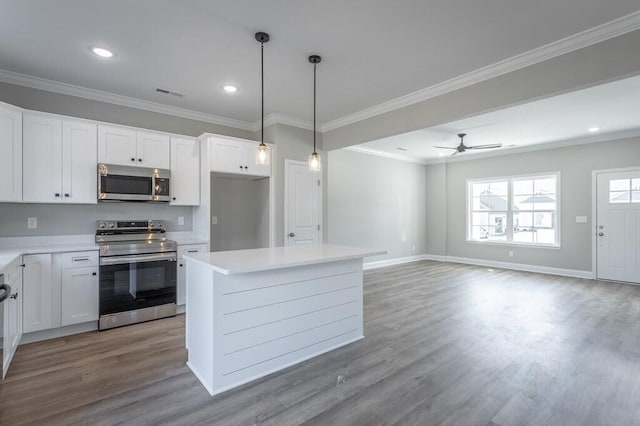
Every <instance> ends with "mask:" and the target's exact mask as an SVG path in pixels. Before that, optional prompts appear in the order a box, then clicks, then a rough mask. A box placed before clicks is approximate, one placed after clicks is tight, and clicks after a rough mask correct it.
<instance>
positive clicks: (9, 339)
mask: <svg viewBox="0 0 640 426" xmlns="http://www.w3.org/2000/svg"><path fill="white" fill-rule="evenodd" d="M0 273H2V274H4V281H5V283H7V284H9V286H10V287H11V297H10V298H9V299H7V300H5V301H4V303H5V308H4V322H3V330H2V342H0V343H1V344H2V348H3V350H2V378H3V379H4V377H5V376H6V375H7V371H8V369H9V364H11V360H12V359H13V355H14V354H15V352H16V349H17V348H18V345H19V344H20V339H21V338H22V299H23V298H24V296H23V293H22V268H21V267H20V261H19V258H18V259H16V260H14V261H13V262H11V263H10V264H9V265H7V266H6V267H5V268H4V270H2V271H0Z"/></svg>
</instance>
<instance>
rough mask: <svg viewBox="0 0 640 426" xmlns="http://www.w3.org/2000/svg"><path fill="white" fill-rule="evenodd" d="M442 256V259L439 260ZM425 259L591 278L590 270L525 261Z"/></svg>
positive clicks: (459, 258) (457, 258)
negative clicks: (541, 264) (531, 263)
mask: <svg viewBox="0 0 640 426" xmlns="http://www.w3.org/2000/svg"><path fill="white" fill-rule="evenodd" d="M442 258H444V260H441V259H442ZM427 259H430V260H438V261H441V262H450V263H464V264H466V265H476V266H487V267H490V268H501V269H511V270H514V271H524V272H534V273H536V274H549V275H560V276H563V277H573V278H584V279H591V278H592V275H593V274H592V272H591V271H581V270H578V269H565V268H554V267H551V266H539V265H529V264H526V263H511V262H499V261H495V260H485V259H475V258H468V257H456V256H432V255H427Z"/></svg>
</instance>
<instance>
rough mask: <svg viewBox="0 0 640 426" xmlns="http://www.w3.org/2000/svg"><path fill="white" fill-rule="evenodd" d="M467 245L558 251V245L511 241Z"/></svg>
mask: <svg viewBox="0 0 640 426" xmlns="http://www.w3.org/2000/svg"><path fill="white" fill-rule="evenodd" d="M466 242H467V243H471V244H478V245H489V246H511V247H526V248H536V249H539V248H542V249H551V250H559V249H560V248H561V246H560V244H532V243H517V242H513V241H479V240H466Z"/></svg>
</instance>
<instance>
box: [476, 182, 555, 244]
mask: <svg viewBox="0 0 640 426" xmlns="http://www.w3.org/2000/svg"><path fill="white" fill-rule="evenodd" d="M544 178H555V179H556V209H555V225H556V226H555V230H556V241H555V242H554V243H551V244H550V243H535V242H531V243H529V242H520V241H513V221H514V212H515V211H514V210H513V205H514V204H513V202H514V191H513V183H514V181H517V180H527V179H544ZM500 181H506V182H507V203H508V210H507V212H506V216H507V232H506V236H507V240H506V241H500V240H480V239H473V238H472V232H473V229H472V228H473V227H472V224H471V222H472V216H473V213H474V212H475V211H474V210H473V190H472V185H473V184H483V183H492V182H500ZM561 187H562V185H561V177H560V172H559V171H555V172H543V173H531V174H530V173H527V174H521V175H509V176H494V177H487V178H478V179H471V178H470V179H466V192H467V193H466V206H465V210H466V211H465V215H466V229H465V233H466V242H467V243H472V244H483V245H497V246H518V247H534V248H550V249H559V248H561V236H562V233H561V224H562V215H561V194H560V192H561ZM548 211H551V210H541V212H548ZM527 212H529V211H528V210H527ZM509 238H510V239H509Z"/></svg>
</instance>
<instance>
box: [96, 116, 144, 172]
mask: <svg viewBox="0 0 640 426" xmlns="http://www.w3.org/2000/svg"><path fill="white" fill-rule="evenodd" d="M98 162H100V163H106V164H118V165H121V166H135V165H136V164H137V163H138V160H137V157H136V132H135V130H130V129H127V128H124V127H116V126H106V125H102V124H101V125H98ZM96 176H97V175H96Z"/></svg>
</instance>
